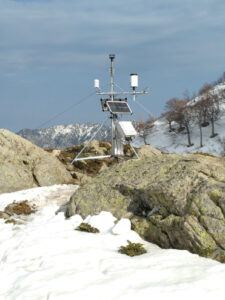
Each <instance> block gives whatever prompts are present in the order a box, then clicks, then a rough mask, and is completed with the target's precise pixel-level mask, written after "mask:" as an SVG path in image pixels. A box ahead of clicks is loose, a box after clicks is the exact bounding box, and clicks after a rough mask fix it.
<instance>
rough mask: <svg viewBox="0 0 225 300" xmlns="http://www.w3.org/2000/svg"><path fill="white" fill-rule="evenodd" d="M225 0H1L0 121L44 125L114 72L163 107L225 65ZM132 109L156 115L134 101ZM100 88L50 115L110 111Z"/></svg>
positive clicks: (72, 119) (146, 100) (75, 117)
mask: <svg viewBox="0 0 225 300" xmlns="http://www.w3.org/2000/svg"><path fill="white" fill-rule="evenodd" d="M224 35H225V2H224V1H222V0H195V1H193V0H183V1H180V0H129V1H127V0H123V1H121V0H120V1H119V0H114V1H107V0H104V1H103V0H95V1H93V0H85V1H77V0H49V1H48V0H47V1H44V0H42V1H40V0H39V1H38V0H36V1H35V0H32V1H31V0H29V1H28V0H26V1H25V0H24V1H23V0H17V1H16V0H0V128H7V129H9V130H12V131H18V130H20V129H22V128H38V127H39V126H40V125H41V124H43V123H45V122H46V121H48V120H50V119H51V118H52V117H54V116H55V115H57V114H58V113H60V112H62V111H64V110H66V109H67V108H68V107H70V106H72V105H73V104H75V103H76V102H78V101H80V99H81V98H83V97H85V96H87V95H89V94H90V93H92V92H93V91H94V88H93V80H94V79H95V78H99V79H100V83H101V85H102V86H104V85H105V84H107V83H108V81H109V72H108V71H109V60H108V54H109V53H115V54H116V61H115V67H116V73H115V81H116V82H117V84H119V85H120V86H121V87H122V88H123V89H125V90H129V74H130V73H134V72H136V73H138V74H139V83H140V84H139V85H140V88H145V87H149V88H150V91H149V94H148V95H147V96H142V97H139V98H138V101H139V102H141V103H142V104H143V105H144V106H145V107H146V108H147V110H148V111H150V112H151V113H152V114H155V115H159V114H160V113H161V112H163V107H164V104H165V102H166V101H167V100H168V99H170V98H171V97H175V96H177V97H182V95H183V93H184V91H185V90H186V89H188V90H189V91H190V93H192V92H197V91H198V90H199V88H200V87H201V86H202V85H203V84H204V83H205V82H212V81H215V80H216V79H217V78H218V77H219V76H220V75H222V73H223V72H224V71H225V51H224V49H225V38H224ZM131 106H132V108H133V110H134V111H135V114H134V115H133V118H135V119H139V118H140V115H142V117H143V118H144V119H146V118H148V114H147V113H146V111H143V110H141V109H140V107H139V106H138V105H136V104H134V103H132V102H131ZM105 117H106V115H105V114H104V113H102V112H101V108H100V103H99V97H98V96H95V95H93V96H92V97H90V98H89V99H88V100H86V101H85V102H84V103H81V104H80V105H77V106H75V107H74V108H73V109H71V110H69V111H67V113H65V114H63V115H61V116H59V117H58V118H57V119H55V120H53V121H52V122H49V123H48V124H46V127H49V126H52V125H55V124H70V123H76V122H80V123H82V122H88V121H102V120H103V119H104V118H105Z"/></svg>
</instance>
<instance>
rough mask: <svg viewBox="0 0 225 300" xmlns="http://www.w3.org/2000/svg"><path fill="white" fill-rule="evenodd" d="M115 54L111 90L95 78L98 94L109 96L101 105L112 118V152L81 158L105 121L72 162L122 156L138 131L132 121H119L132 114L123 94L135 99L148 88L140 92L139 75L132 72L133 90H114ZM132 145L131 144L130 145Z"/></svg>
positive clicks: (131, 84)
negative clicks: (138, 88)
mask: <svg viewBox="0 0 225 300" xmlns="http://www.w3.org/2000/svg"><path fill="white" fill-rule="evenodd" d="M115 57H116V56H115V54H109V59H110V90H109V91H108V92H103V91H101V89H100V83H99V80H98V79H95V80H94V87H95V88H96V89H97V92H96V93H97V95H100V96H107V98H101V99H100V101H101V106H102V111H103V112H108V113H110V117H109V118H110V119H111V139H112V153H111V155H104V156H92V157H83V158H79V156H80V155H81V154H82V153H83V151H84V150H85V148H86V147H87V146H88V145H89V144H90V142H91V141H92V140H93V139H94V137H95V136H96V135H97V133H98V132H99V131H100V130H101V128H102V126H103V125H104V123H103V124H102V125H101V126H100V128H99V129H98V131H97V132H95V134H94V135H93V136H92V138H91V139H90V140H89V142H88V143H87V144H86V145H85V146H84V147H83V149H82V150H81V151H80V152H79V153H78V155H77V156H76V157H75V158H74V160H73V161H72V162H71V164H73V162H74V161H78V160H87V159H103V158H106V157H120V156H124V151H123V145H124V143H130V142H131V141H132V139H133V138H134V137H135V136H136V135H137V132H136V130H135V128H134V126H133V124H132V122H130V121H119V116H120V118H121V117H122V116H123V115H131V114H132V111H131V109H130V107H129V105H128V100H127V98H121V96H124V95H128V96H133V100H134V101H135V98H136V95H144V94H147V93H148V92H147V91H146V90H144V91H140V92H138V91H137V90H136V89H137V87H138V75H137V74H136V73H132V74H130V86H131V89H132V91H131V92H124V91H120V92H117V91H115V90H114V86H115V84H114V60H115ZM130 146H131V145H130ZM131 148H132V149H133V151H134V153H135V155H136V156H137V157H138V155H137V153H136V151H135V149H134V148H133V147H132V146H131Z"/></svg>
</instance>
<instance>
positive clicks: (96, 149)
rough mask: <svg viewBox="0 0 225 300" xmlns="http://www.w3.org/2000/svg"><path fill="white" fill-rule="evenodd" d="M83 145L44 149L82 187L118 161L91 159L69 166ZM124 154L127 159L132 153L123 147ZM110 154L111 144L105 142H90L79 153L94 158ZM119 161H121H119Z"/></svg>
mask: <svg viewBox="0 0 225 300" xmlns="http://www.w3.org/2000/svg"><path fill="white" fill-rule="evenodd" d="M83 147H84V145H79V146H73V147H69V148H67V149H65V150H59V149H57V150H56V149H45V150H46V151H48V152H49V153H52V154H53V155H54V156H55V157H57V158H58V159H59V160H60V161H61V162H62V163H63V164H64V165H65V166H66V168H67V170H68V171H69V172H70V173H71V176H72V177H73V178H74V180H75V183H76V184H78V185H84V184H86V183H87V182H90V180H91V179H92V178H93V177H94V176H96V175H97V174H98V173H100V172H102V171H103V170H105V169H107V168H109V167H111V166H113V165H114V164H117V163H118V161H119V160H118V159H115V158H111V157H109V158H104V159H91V160H84V161H75V162H74V163H73V165H71V162H72V160H73V159H74V158H75V157H76V156H77V154H78V153H80V151H81V150H82V149H83ZM124 153H125V155H126V156H128V157H132V156H133V155H134V152H133V151H132V149H131V148H130V146H129V145H125V146H124ZM110 154H111V144H110V143H107V142H100V141H97V140H93V141H91V143H90V144H89V145H88V146H87V147H86V148H85V150H84V151H83V152H82V153H81V155H80V156H79V158H81V157H90V156H91V157H95V156H102V155H110ZM120 160H121V159H120Z"/></svg>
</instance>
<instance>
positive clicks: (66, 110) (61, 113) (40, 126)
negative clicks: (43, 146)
mask: <svg viewBox="0 0 225 300" xmlns="http://www.w3.org/2000/svg"><path fill="white" fill-rule="evenodd" d="M94 94H96V92H93V93H91V94H89V95H87V96H86V97H84V98H82V99H80V101H78V102H76V103H74V104H73V105H71V106H69V107H68V108H67V109H65V110H63V111H62V112H60V113H58V114H57V115H55V116H53V117H52V118H51V119H49V120H48V121H46V122H44V123H42V124H41V125H39V126H38V129H39V128H42V127H43V126H45V125H46V124H48V123H50V122H51V121H53V120H55V119H57V118H58V117H59V116H61V115H63V114H65V113H66V112H68V111H69V110H71V109H72V108H73V107H75V106H77V105H79V104H80V103H82V102H83V101H85V100H87V99H88V98H89V97H91V96H93V95H94Z"/></svg>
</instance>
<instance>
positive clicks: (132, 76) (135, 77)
mask: <svg viewBox="0 0 225 300" xmlns="http://www.w3.org/2000/svg"><path fill="white" fill-rule="evenodd" d="M130 86H131V87H134V88H136V87H138V75H137V74H130Z"/></svg>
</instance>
